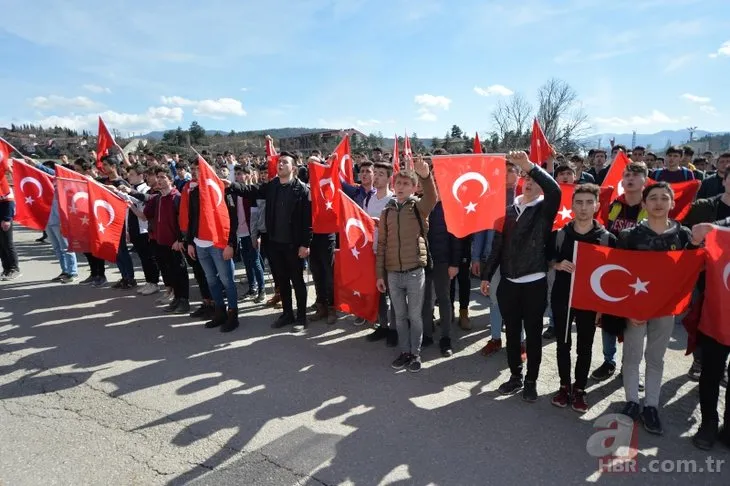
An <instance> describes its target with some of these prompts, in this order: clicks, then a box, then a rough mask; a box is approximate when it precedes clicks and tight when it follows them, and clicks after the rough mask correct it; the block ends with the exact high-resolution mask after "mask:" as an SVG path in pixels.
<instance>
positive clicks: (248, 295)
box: [241, 289, 259, 300]
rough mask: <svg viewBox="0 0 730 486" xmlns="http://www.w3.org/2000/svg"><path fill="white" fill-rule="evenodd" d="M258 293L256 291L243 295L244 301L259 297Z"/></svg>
mask: <svg viewBox="0 0 730 486" xmlns="http://www.w3.org/2000/svg"><path fill="white" fill-rule="evenodd" d="M258 294H259V293H258V291H257V290H256V289H254V290H253V291H251V290H249V291H248V292H246V293H245V294H243V297H241V299H242V300H253V299H255V298H256V296H257V295H258Z"/></svg>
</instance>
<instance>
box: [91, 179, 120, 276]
mask: <svg viewBox="0 0 730 486" xmlns="http://www.w3.org/2000/svg"><path fill="white" fill-rule="evenodd" d="M88 192H89V240H90V242H91V254H92V255H94V256H95V257H97V258H102V259H104V260H106V261H108V262H115V261H117V253H118V251H119V243H120V241H121V239H122V231H124V222H125V221H126V218H127V203H126V202H125V201H124V200H123V199H120V198H119V197H118V196H117V195H116V194H114V193H113V192H111V191H109V189H107V188H105V187H104V186H102V185H101V184H97V183H96V182H93V181H91V182H89V185H88Z"/></svg>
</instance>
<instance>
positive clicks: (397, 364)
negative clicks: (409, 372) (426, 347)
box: [390, 353, 411, 370]
mask: <svg viewBox="0 0 730 486" xmlns="http://www.w3.org/2000/svg"><path fill="white" fill-rule="evenodd" d="M410 362H411V355H410V354H409V353H401V354H400V355H399V356H398V357H397V358H395V361H393V362H392V363H391V364H390V367H391V368H393V369H394V370H402V369H403V368H405V367H406V366H408V363H410Z"/></svg>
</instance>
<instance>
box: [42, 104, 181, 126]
mask: <svg viewBox="0 0 730 486" xmlns="http://www.w3.org/2000/svg"><path fill="white" fill-rule="evenodd" d="M99 116H101V117H102V118H103V119H104V122H105V123H106V124H107V126H108V127H109V128H110V129H112V128H115V129H118V130H126V131H129V132H143V131H150V130H161V129H164V128H167V127H168V126H169V124H170V123H172V122H180V121H181V120H182V118H183V109H182V108H180V107H173V108H171V107H169V106H152V107H150V108H148V109H147V111H145V112H144V113H119V112H117V111H112V110H107V111H105V112H103V113H99V114H96V113H93V114H84V115H67V116H60V115H52V116H47V117H45V118H43V119H41V120H34V121H33V122H32V123H34V124H37V125H42V126H61V127H67V128H71V129H74V130H91V131H95V130H96V128H97V127H98V117H99Z"/></svg>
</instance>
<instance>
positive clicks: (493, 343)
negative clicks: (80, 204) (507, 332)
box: [482, 339, 502, 356]
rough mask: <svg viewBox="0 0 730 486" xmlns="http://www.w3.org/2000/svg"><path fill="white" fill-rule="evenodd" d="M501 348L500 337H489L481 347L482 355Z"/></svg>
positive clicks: (488, 354)
mask: <svg viewBox="0 0 730 486" xmlns="http://www.w3.org/2000/svg"><path fill="white" fill-rule="evenodd" d="M500 349H502V340H501V339H490V340H489V341H488V342H487V345H486V346H484V347H483V348H482V354H483V355H484V356H490V355H492V354H494V353H496V352H497V351H499V350H500Z"/></svg>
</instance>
